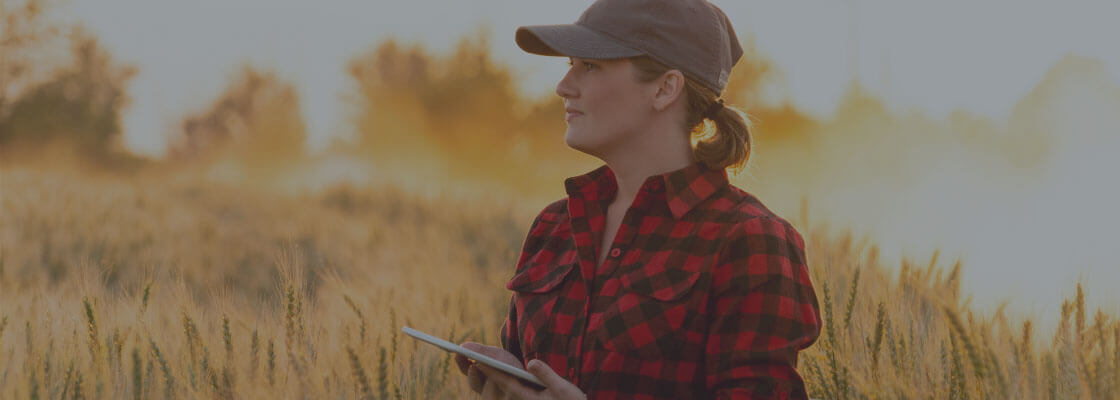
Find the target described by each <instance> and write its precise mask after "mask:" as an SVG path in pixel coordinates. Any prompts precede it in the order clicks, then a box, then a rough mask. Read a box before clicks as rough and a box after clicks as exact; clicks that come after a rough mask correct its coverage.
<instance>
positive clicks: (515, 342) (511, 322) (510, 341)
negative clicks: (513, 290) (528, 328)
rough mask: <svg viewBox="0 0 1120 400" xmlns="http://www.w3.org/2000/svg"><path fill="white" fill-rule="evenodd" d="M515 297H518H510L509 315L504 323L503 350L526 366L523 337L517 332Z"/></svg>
mask: <svg viewBox="0 0 1120 400" xmlns="http://www.w3.org/2000/svg"><path fill="white" fill-rule="evenodd" d="M515 296H517V295H516V294H514V295H513V296H510V299H509V313H508V314H506V321H505V322H504V323H502V337H501V339H502V348H503V349H505V350H506V351H508V352H510V353H512V354H513V355H514V356H517V359H518V360H521V363H522V364H525V357H524V356H523V355H522V354H521V339H520V338H521V336H520V335H519V334H518V332H517V303H516V302H517V298H516V297H515Z"/></svg>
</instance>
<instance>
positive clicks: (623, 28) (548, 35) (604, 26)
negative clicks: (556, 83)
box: [516, 0, 743, 94]
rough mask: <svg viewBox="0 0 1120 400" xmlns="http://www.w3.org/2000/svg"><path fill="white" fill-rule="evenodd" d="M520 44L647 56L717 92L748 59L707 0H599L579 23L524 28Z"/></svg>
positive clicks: (540, 49)
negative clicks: (740, 63) (737, 66)
mask: <svg viewBox="0 0 1120 400" xmlns="http://www.w3.org/2000/svg"><path fill="white" fill-rule="evenodd" d="M516 40H517V45H518V46H520V47H521V49H522V50H525V51H527V52H529V53H533V54H540V55H546V56H565V57H576V58H589V59H617V58H629V57H637V56H641V55H647V56H650V57H651V58H653V59H654V60H657V61H658V62H660V63H662V64H665V65H667V66H669V67H670V68H675V69H678V70H680V71H681V72H682V73H684V74H685V75H688V76H690V77H692V78H693V79H696V80H698V81H700V82H701V83H703V84H704V86H707V87H708V88H710V89H712V90H715V92H716V93H717V94H719V93H722V92H723V88H724V87H726V86H727V78H728V76H729V75H730V74H731V67H732V66H734V65H735V63H736V62H738V61H739V58H740V57H742V55H743V48H742V47H741V46H740V45H739V39H738V38H736V37H735V30H734V29H732V28H731V21H730V20H728V19H727V15H725V14H724V13H723V10H720V9H719V7H716V6H715V5H713V4H712V3H709V2H707V1H706V0H598V1H596V2H595V3H594V4H591V6H590V7H588V8H587V10H585V11H584V12H583V14H581V15H580V16H579V19H578V20H576V22H575V23H574V24H566V25H533V26H522V27H520V28H517V34H516Z"/></svg>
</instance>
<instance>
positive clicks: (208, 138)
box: [170, 66, 306, 167]
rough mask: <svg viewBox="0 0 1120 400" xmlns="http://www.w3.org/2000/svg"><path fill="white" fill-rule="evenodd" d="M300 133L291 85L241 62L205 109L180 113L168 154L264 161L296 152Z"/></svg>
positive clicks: (180, 157) (298, 154)
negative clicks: (234, 75) (234, 73)
mask: <svg viewBox="0 0 1120 400" xmlns="http://www.w3.org/2000/svg"><path fill="white" fill-rule="evenodd" d="M305 135H306V132H305V126H304V122H303V118H302V117H301V116H300V111H299V95H298V93H297V92H296V90H295V88H294V87H293V86H292V85H291V84H289V83H287V82H284V81H282V80H280V79H279V78H278V77H276V75H275V74H272V73H269V72H264V71H259V70H256V69H254V68H252V67H249V66H246V67H244V68H243V69H242V70H241V72H240V73H239V74H238V75H237V77H236V78H234V80H233V81H232V82H231V83H230V84H229V86H228V87H227V88H226V90H225V92H224V93H222V95H221V96H219V97H218V98H217V99H216V100H214V102H213V103H212V104H211V105H210V107H209V108H208V109H207V110H205V111H203V112H201V113H198V114H195V115H189V116H187V117H186V118H184V119H183V121H182V123H181V124H180V130H179V132H178V134H177V136H176V137H175V138H174V139H173V141H172V146H171V149H170V157H171V158H172V159H176V160H202V159H213V158H215V157H233V158H236V159H238V160H240V161H243V162H245V163H246V164H247V165H250V166H259V167H268V166H271V165H276V164H278V163H288V162H290V161H292V160H293V159H298V158H301V157H302V156H303V155H304V140H305Z"/></svg>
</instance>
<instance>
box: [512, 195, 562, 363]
mask: <svg viewBox="0 0 1120 400" xmlns="http://www.w3.org/2000/svg"><path fill="white" fill-rule="evenodd" d="M565 204H566V203H565V202H564V201H563V200H562V201H557V202H554V203H552V204H549V205H548V206H547V207H545V208H544V209H543V210H541V212H540V213H538V214H537V217H536V218H534V219H533V223H532V224H530V225H529V232H528V234H527V235H526V237H525V243H524V244H522V246H521V255H520V256H518V260H517V266H516V267H515V268H514V273H517V272H520V271H521V268H523V267H524V265H525V261H526V260H528V259H529V258H530V256H532V255H533V254H534V253H535V252H537V251H539V250H540V248H541V246H542V245H543V243H544V242H545V235H544V232H543V231H544V229H542V228H545V227H547V225H549V223H551V222H552V221H553V220H555V219H556V214H557V213H558V212H559V211H560V210H561V209H562V208H563V207H565ZM501 343H502V348H504V349H505V350H506V351H508V352H510V353H512V354H513V355H515V356H517V359H518V360H521V363H522V364H524V363H525V357H524V354H521V333H520V332H518V331H517V293H516V292H514V293H513V294H512V295H510V299H509V312H508V313H506V319H505V321H504V322H503V323H502V329H501Z"/></svg>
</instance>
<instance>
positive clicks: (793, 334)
mask: <svg viewBox="0 0 1120 400" xmlns="http://www.w3.org/2000/svg"><path fill="white" fill-rule="evenodd" d="M713 291H714V293H713V300H712V301H713V306H714V308H713V317H712V321H711V325H710V326H709V331H708V335H709V336H708V338H707V345H706V353H707V354H706V355H707V357H706V358H707V365H706V367H707V368H706V370H707V382H706V383H707V386H708V387H709V388H710V389H711V391H712V392H713V393H714V394H715V397H716V398H720V399H750V398H766V399H786V398H794V399H800V398H807V397H808V395H807V393H806V391H805V383H804V382H803V381H802V378H801V376H800V375H799V374H798V373H797V370H796V369H795V368H796V366H797V353H798V352H799V351H801V350H802V349H804V348H806V347H808V346H809V345H811V344H812V343H813V342H815V341H816V339H817V336H819V335H820V328H821V319H820V312H819V307H818V304H817V297H816V294H815V293H814V291H813V286H812V283H811V282H810V280H809V271H808V269H807V267H806V265H805V244H804V241H803V240H802V238H801V235H800V234H798V233H797V231H796V230H794V229H793V227H792V226H790V225H789V224H788V223H787V222H785V221H783V220H780V219H776V218H765V217H764V218H755V219H751V220H748V221H744V222H742V223H740V225H739V226H737V227H736V228H735V229H733V230H732V237H731V238H730V239H729V242H728V246H727V247H726V248H725V249H724V250H723V252H722V254H721V255H720V263H719V264H718V265H717V267H716V269H715V271H714V273H713Z"/></svg>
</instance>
